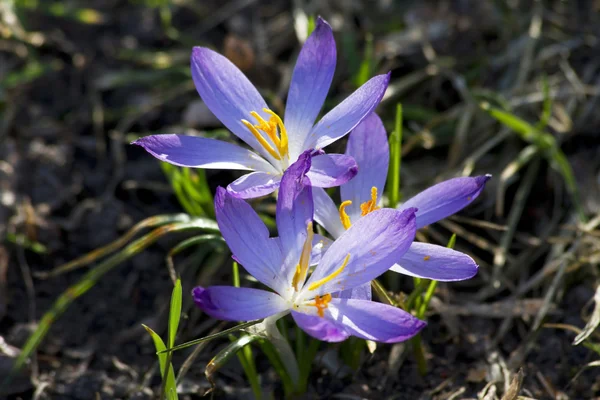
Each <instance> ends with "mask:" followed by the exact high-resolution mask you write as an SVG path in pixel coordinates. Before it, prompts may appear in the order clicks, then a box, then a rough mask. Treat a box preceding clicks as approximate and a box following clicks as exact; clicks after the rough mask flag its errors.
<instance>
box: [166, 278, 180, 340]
mask: <svg viewBox="0 0 600 400" xmlns="http://www.w3.org/2000/svg"><path fill="white" fill-rule="evenodd" d="M181 299H182V290H181V279H177V282H176V283H175V287H174V288H173V293H172V294H171V309H170V311H169V347H173V346H174V345H175V335H177V328H179V319H180V318H181V301H182V300H181Z"/></svg>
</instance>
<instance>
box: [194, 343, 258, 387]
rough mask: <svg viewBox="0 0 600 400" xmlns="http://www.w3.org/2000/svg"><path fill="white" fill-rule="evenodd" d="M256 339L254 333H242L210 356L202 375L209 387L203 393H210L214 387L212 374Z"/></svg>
mask: <svg viewBox="0 0 600 400" xmlns="http://www.w3.org/2000/svg"><path fill="white" fill-rule="evenodd" d="M257 339H258V337H257V336H254V335H243V336H241V337H240V338H238V339H235V340H234V341H232V342H231V343H229V345H228V346H227V347H225V348H224V349H223V350H221V351H220V352H219V353H218V354H217V355H216V356H214V357H213V358H212V360H210V361H209V362H208V364H206V369H205V370H204V375H205V376H206V379H208V381H209V382H210V385H211V389H210V390H209V391H208V392H206V393H205V395H206V394H208V393H210V392H211V391H212V390H214V388H215V383H214V381H213V379H212V376H213V375H214V374H215V373H216V372H217V371H218V370H219V369H220V368H221V367H222V366H223V365H225V364H227V362H229V360H231V358H232V357H233V356H235V355H236V354H237V352H238V351H240V350H241V349H242V348H243V347H245V346H247V345H249V344H250V343H252V342H254V341H255V340H257Z"/></svg>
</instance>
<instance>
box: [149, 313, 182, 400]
mask: <svg viewBox="0 0 600 400" xmlns="http://www.w3.org/2000/svg"><path fill="white" fill-rule="evenodd" d="M142 326H143V327H144V329H146V331H147V332H148V333H149V334H150V336H151V337H152V341H153V342H154V347H155V348H156V352H157V354H158V364H159V365H160V375H161V376H162V377H164V376H165V373H166V371H167V365H168V367H169V369H168V373H166V379H165V380H164V381H163V386H164V392H163V393H166V394H167V396H168V398H169V399H171V398H173V399H177V398H178V397H177V384H176V382H175V371H173V365H172V364H171V363H170V362H169V360H168V357H167V355H166V354H160V352H161V351H162V350H164V349H165V348H166V347H165V343H164V342H163V340H162V339H161V338H160V336H159V335H158V334H157V333H156V332H154V331H153V330H152V329H150V328H149V327H147V326H146V325H144V324H142Z"/></svg>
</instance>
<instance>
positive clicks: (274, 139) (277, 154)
mask: <svg viewBox="0 0 600 400" xmlns="http://www.w3.org/2000/svg"><path fill="white" fill-rule="evenodd" d="M263 111H264V112H266V113H267V114H269V115H270V116H271V117H270V118H269V120H268V121H267V120H265V119H264V118H263V117H261V116H260V114H259V113H257V112H256V111H251V112H250V115H252V116H253V117H254V119H256V122H257V123H256V124H255V125H253V124H252V123H251V122H249V121H247V120H245V119H243V120H242V123H243V124H244V125H245V126H246V128H248V130H249V131H250V132H251V133H252V135H254V137H255V138H256V140H258V143H260V145H261V146H262V147H263V148H264V149H265V150H266V151H267V152H268V153H269V154H270V155H271V156H273V158H275V159H276V160H282V159H283V158H284V157H285V156H287V154H288V136H287V131H286V130H285V126H284V125H283V121H282V120H281V118H279V115H277V114H276V113H274V112H273V111H271V110H269V109H268V108H263ZM260 131H262V132H264V133H265V134H266V135H267V138H268V139H269V140H267V138H265V136H263V135H262V134H261V133H260Z"/></svg>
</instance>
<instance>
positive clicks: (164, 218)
mask: <svg viewBox="0 0 600 400" xmlns="http://www.w3.org/2000/svg"><path fill="white" fill-rule="evenodd" d="M188 221H190V216H189V215H187V214H166V215H156V216H154V217H150V218H146V219H145V220H143V221H140V222H138V223H137V224H135V225H134V226H133V228H131V229H130V230H128V231H127V232H126V233H125V234H124V235H123V236H121V237H120V238H118V239H117V240H115V241H114V242H112V243H109V244H107V245H106V246H103V247H100V248H98V249H95V250H92V251H90V252H89V253H87V254H86V255H84V256H82V257H79V258H76V259H75V260H73V261H70V262H68V263H66V264H63V265H61V266H59V267H56V268H55V269H53V270H52V271H50V272H44V273H39V272H38V273H35V276H36V277H37V278H42V279H44V278H50V277H54V276H57V275H60V274H64V273H65V272H69V271H73V270H74V269H77V268H80V267H83V266H84V265H87V264H91V263H93V262H94V261H96V260H97V259H99V258H102V257H104V256H106V255H108V254H110V253H112V252H114V251H117V250H118V249H120V248H121V247H123V246H125V245H126V244H127V243H128V242H129V241H130V240H131V239H133V238H134V237H135V235H137V234H138V233H139V232H140V231H141V230H143V229H146V228H154V227H157V226H162V225H166V224H173V223H177V222H188ZM215 225H216V224H215Z"/></svg>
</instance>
